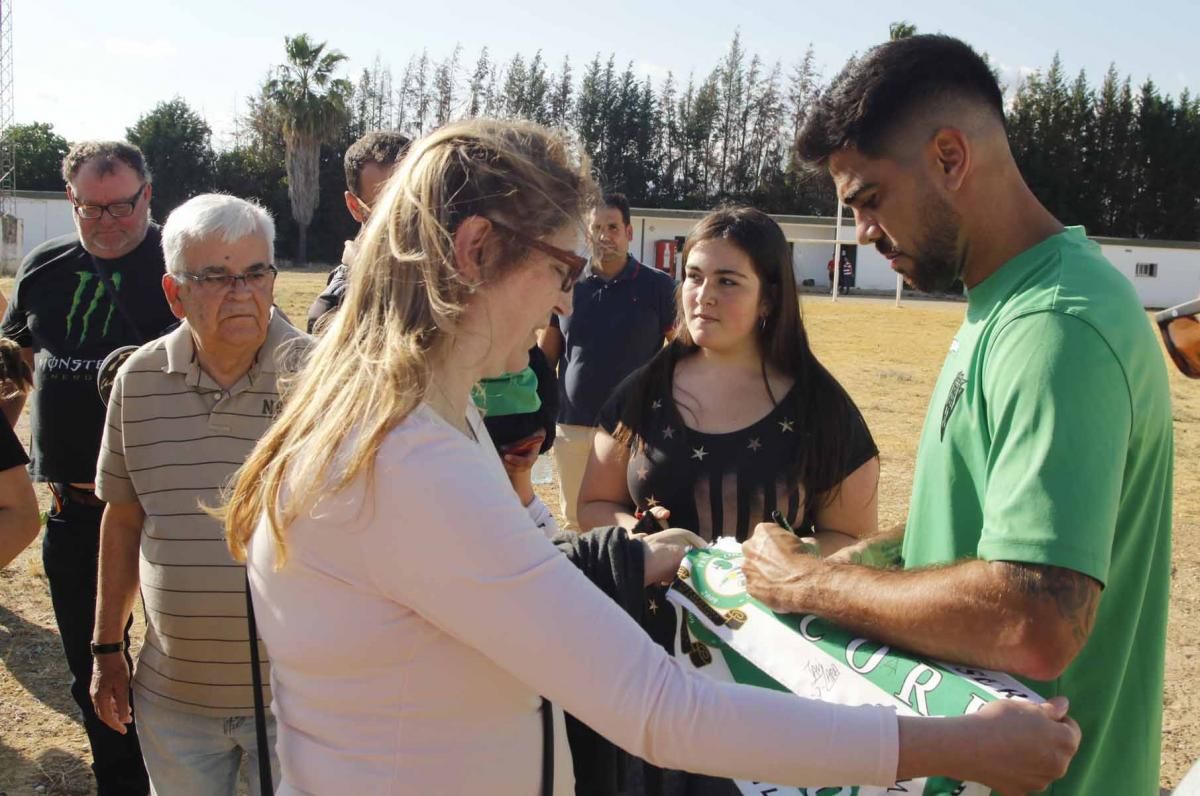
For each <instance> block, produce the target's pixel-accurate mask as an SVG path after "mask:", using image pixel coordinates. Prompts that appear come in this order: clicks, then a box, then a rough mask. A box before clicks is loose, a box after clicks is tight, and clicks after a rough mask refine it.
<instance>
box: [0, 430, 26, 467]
mask: <svg viewBox="0 0 1200 796" xmlns="http://www.w3.org/2000/svg"><path fill="white" fill-rule="evenodd" d="M26 464H29V457H28V456H26V455H25V448H23V447H22V446H21V441H20V440H19V439H17V433H16V432H15V431H13V429H12V426H10V425H9V424H8V423H7V422H5V421H4V418H0V471H4V470H11V469H12V468H14V467H21V466H23V465H26Z"/></svg>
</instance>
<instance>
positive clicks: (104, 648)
mask: <svg viewBox="0 0 1200 796" xmlns="http://www.w3.org/2000/svg"><path fill="white" fill-rule="evenodd" d="M124 651H125V641H124V640H121V641H114V642H113V643H112V644H97V643H96V642H94V641H93V642H92V655H109V654H111V653H114V652H124Z"/></svg>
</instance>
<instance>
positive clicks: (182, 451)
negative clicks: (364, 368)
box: [96, 312, 307, 717]
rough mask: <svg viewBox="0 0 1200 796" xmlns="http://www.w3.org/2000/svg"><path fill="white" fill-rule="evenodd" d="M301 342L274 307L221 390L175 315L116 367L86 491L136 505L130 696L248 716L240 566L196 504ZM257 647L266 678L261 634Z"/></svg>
mask: <svg viewBox="0 0 1200 796" xmlns="http://www.w3.org/2000/svg"><path fill="white" fill-rule="evenodd" d="M306 341H307V337H305V336H304V335H303V334H302V333H301V332H299V331H298V330H297V329H295V328H294V327H293V326H292V325H291V324H289V323H288V322H287V321H286V320H285V319H284V318H283V317H282V316H281V314H280V313H278V312H274V313H273V314H272V317H271V321H270V324H269V326H268V329H267V338H266V341H265V342H264V344H263V346H262V348H260V349H259V352H258V358H257V360H256V361H255V362H254V364H253V366H252V367H251V368H250V370H249V372H247V373H246V375H244V376H243V377H242V378H241V379H240V380H239V381H238V382H237V384H235V385H233V387H231V388H230V389H228V390H224V389H222V388H221V387H220V386H219V385H218V384H217V383H216V382H215V381H213V380H212V378H210V377H209V375H208V374H207V373H205V372H204V371H203V370H201V368H200V365H199V362H198V360H197V358H196V349H195V346H194V344H193V342H192V333H191V330H190V328H189V326H188V324H187V322H186V321H184V323H183V324H181V325H180V326H179V328H177V329H176V330H175V331H173V332H171V333H169V334H167V335H164V336H163V337H160V338H158V339H157V340H154V341H152V342H149V343H147V344H146V345H144V346H142V347H141V348H140V349H138V351H137V352H136V353H134V354H133V356H131V357H130V358H129V360H128V361H127V362H126V363H125V364H124V365H123V366H122V367H121V370H120V371H119V372H118V374H117V377H116V381H115V382H114V384H113V388H112V395H111V397H110V399H109V405H108V419H107V424H106V427H105V429H104V440H103V443H102V445H101V448H100V459H99V463H98V465H97V477H96V491H97V493H98V494H99V495H100V497H101V498H103V499H104V500H106V501H108V502H110V503H133V502H138V503H140V504H141V506H142V510H143V511H145V513H146V520H145V523H144V524H143V525H142V537H141V554H140V563H139V574H140V578H141V591H142V602H143V604H144V605H145V609H146V611H145V612H146V640H145V643H144V644H143V646H142V649H141V653H140V654H139V655H138V662H137V667H136V669H135V671H134V677H133V687H134V691H135V692H136V694H137V697H138V698H139V699H151V700H157V701H160V702H163V703H165V704H166V705H167V706H168V707H172V708H175V709H178V710H183V711H189V712H193V713H201V714H204V715H208V716H219V717H228V716H248V715H253V713H254V701H253V692H252V685H251V679H250V678H251V671H250V649H249V643H248V641H249V634H248V632H247V625H246V594H245V580H244V578H245V575H244V573H245V568H244V566H243V565H242V564H240V563H238V562H236V561H234V560H233V558H232V557H231V556H230V555H229V550H228V548H227V547H226V546H225V535H224V529H223V528H222V526H221V524H220V523H219V522H217V521H216V520H215V519H213V518H212V517H210V516H209V515H208V514H206V513H205V512H204V511H203V510H202V509H201V505H208V506H216V505H217V504H218V503H219V502H220V499H221V490H222V488H223V487H225V486H226V484H227V483H228V482H229V480H230V478H231V477H232V476H233V473H234V471H235V470H236V469H237V468H238V467H239V466H241V464H242V463H243V462H244V461H245V459H246V457H247V456H248V455H249V453H250V451H251V449H253V448H254V444H255V442H257V441H258V439H259V437H261V436H262V435H263V433H264V432H265V431H266V429H267V426H268V425H269V424H270V422H271V419H272V418H273V417H274V416H275V415H276V414H277V413H278V409H279V394H278V391H277V389H276V385H275V379H276V374H277V372H278V365H279V363H280V362H281V361H283V360H284V358H285V357H286V356H288V353H289V352H290V351H296V350H298V349H299V348H300V347H301V346H303V345H304V344H305V342H306ZM260 655H261V656H262V657H261V660H262V666H263V669H262V672H263V682H264V684H265V683H267V682H268V681H269V676H268V669H267V658H266V651H265V649H263V648H262V647H261V642H260ZM266 701H267V702H268V704H269V702H270V695H269V694H268V695H267V696H266Z"/></svg>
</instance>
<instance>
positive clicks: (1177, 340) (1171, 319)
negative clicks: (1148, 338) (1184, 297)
mask: <svg viewBox="0 0 1200 796" xmlns="http://www.w3.org/2000/svg"><path fill="white" fill-rule="evenodd" d="M1198 315H1200V299H1195V300H1193V301H1188V302H1186V303H1183V304H1177V305H1175V306H1174V307H1169V308H1168V309H1165V310H1163V311H1162V312H1160V313H1158V314H1157V315H1155V316H1154V321H1155V323H1157V324H1158V330H1159V331H1160V332H1162V338H1163V344H1165V345H1166V347H1167V353H1168V354H1170V355H1171V361H1172V362H1174V363H1175V367H1177V368H1179V372H1180V373H1182V374H1183V375H1185V376H1187V377H1188V378H1189V379H1200V320H1198V319H1197V316H1198Z"/></svg>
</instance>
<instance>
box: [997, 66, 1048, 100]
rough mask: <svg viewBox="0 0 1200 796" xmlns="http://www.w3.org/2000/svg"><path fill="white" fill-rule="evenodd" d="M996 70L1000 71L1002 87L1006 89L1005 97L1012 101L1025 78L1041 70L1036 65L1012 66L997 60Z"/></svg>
mask: <svg viewBox="0 0 1200 796" xmlns="http://www.w3.org/2000/svg"><path fill="white" fill-rule="evenodd" d="M996 71H997V72H999V73H1000V88H1002V89H1004V98H1005V100H1007V101H1010V102H1011V101H1012V99H1013V97H1014V96H1015V95H1016V93H1017V89H1018V88H1020V87H1021V84H1022V83H1023V82H1025V78H1027V77H1029V76H1030V75H1032V74H1033V73H1034V72H1037V71H1039V70H1038V68H1037V67H1036V66H1012V65H1010V64H1005V63H1000V62H996Z"/></svg>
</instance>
